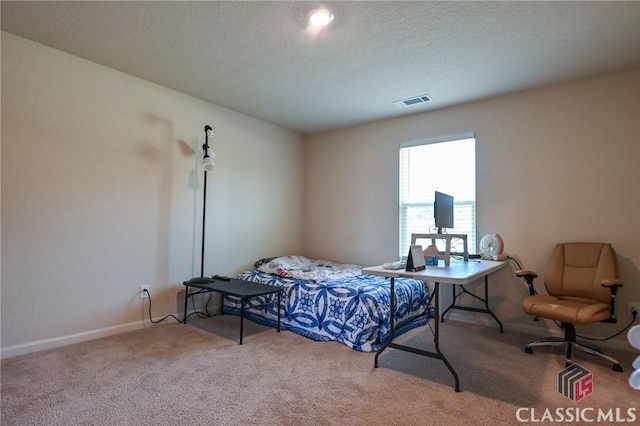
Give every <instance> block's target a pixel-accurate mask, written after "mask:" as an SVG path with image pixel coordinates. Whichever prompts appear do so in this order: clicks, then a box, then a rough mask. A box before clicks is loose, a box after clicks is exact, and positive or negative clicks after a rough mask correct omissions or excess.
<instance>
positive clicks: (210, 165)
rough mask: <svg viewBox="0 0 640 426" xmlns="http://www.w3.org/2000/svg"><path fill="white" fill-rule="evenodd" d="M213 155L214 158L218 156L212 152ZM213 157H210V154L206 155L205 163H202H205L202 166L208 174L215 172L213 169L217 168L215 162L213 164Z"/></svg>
mask: <svg viewBox="0 0 640 426" xmlns="http://www.w3.org/2000/svg"><path fill="white" fill-rule="evenodd" d="M212 154H213V157H215V156H216V154H214V153H213V152H212ZM213 157H210V156H209V154H206V155H205V156H204V160H203V162H202V163H203V164H202V165H203V167H204V169H205V170H206V171H208V172H211V171H213V169H214V168H215V166H216V163H214V162H213Z"/></svg>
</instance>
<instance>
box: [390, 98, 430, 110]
mask: <svg viewBox="0 0 640 426" xmlns="http://www.w3.org/2000/svg"><path fill="white" fill-rule="evenodd" d="M431 101H433V98H432V97H431V96H429V95H421V96H416V97H415V98H408V99H403V100H401V101H395V102H394V103H393V104H394V105H395V106H397V107H400V108H406V107H409V106H414V105H420V104H424V103H427V102H431Z"/></svg>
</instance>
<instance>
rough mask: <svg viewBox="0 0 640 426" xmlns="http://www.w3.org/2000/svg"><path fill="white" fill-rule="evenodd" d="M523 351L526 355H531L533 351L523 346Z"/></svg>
mask: <svg viewBox="0 0 640 426" xmlns="http://www.w3.org/2000/svg"><path fill="white" fill-rule="evenodd" d="M524 351H525V352H526V353H528V354H532V353H533V349H531V348H530V347H529V346H525V347H524Z"/></svg>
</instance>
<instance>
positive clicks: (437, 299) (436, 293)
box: [433, 282, 460, 392]
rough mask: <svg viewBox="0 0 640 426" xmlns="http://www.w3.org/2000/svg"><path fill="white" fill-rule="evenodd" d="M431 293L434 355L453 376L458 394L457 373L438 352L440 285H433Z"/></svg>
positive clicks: (437, 283)
mask: <svg viewBox="0 0 640 426" xmlns="http://www.w3.org/2000/svg"><path fill="white" fill-rule="evenodd" d="M433 291H434V295H433V297H435V306H436V317H435V321H433V324H434V333H433V334H434V337H433V342H434V346H435V348H436V353H437V354H438V355H439V356H438V358H439V359H441V360H442V362H444V364H445V365H446V366H447V368H448V369H449V371H450V372H451V374H453V379H454V380H455V389H456V392H460V379H459V378H458V373H456V370H454V369H453V367H452V366H451V364H449V360H447V358H446V357H445V356H444V354H443V353H442V351H440V321H438V315H439V313H440V283H439V282H436V283H435V287H434V290H433Z"/></svg>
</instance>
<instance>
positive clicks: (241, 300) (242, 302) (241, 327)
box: [240, 297, 244, 344]
mask: <svg viewBox="0 0 640 426" xmlns="http://www.w3.org/2000/svg"><path fill="white" fill-rule="evenodd" d="M243 327H244V297H241V298H240V344H242V329H243Z"/></svg>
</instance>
